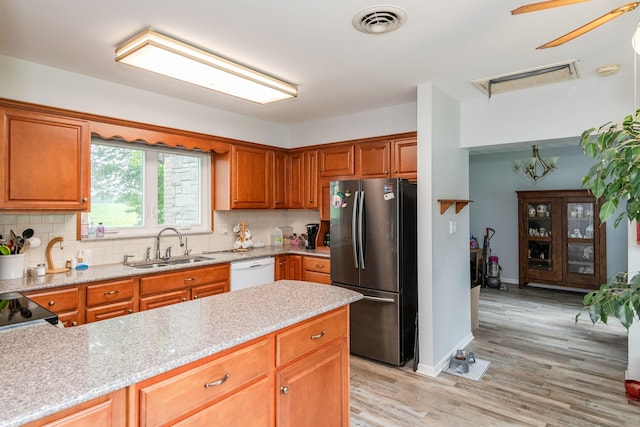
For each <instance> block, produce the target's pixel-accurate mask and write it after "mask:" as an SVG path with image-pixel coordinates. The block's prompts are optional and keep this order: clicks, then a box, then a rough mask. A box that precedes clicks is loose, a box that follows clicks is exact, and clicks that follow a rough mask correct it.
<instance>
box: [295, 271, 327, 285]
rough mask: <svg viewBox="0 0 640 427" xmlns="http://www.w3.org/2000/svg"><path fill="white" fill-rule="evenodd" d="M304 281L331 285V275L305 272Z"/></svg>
mask: <svg viewBox="0 0 640 427" xmlns="http://www.w3.org/2000/svg"><path fill="white" fill-rule="evenodd" d="M302 280H304V281H307V282H315V283H322V284H323V285H330V284H331V275H330V274H325V273H318V272H315V271H309V270H305V271H304V272H303V274H302Z"/></svg>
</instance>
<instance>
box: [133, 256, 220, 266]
mask: <svg viewBox="0 0 640 427" xmlns="http://www.w3.org/2000/svg"><path fill="white" fill-rule="evenodd" d="M213 259H215V258H211V257H206V256H202V255H185V256H177V257H172V258H169V259H152V260H149V261H132V262H130V263H127V264H126V265H127V266H128V267H134V268H156V267H166V266H169V265H181V264H194V263H198V262H200V261H211V260H213Z"/></svg>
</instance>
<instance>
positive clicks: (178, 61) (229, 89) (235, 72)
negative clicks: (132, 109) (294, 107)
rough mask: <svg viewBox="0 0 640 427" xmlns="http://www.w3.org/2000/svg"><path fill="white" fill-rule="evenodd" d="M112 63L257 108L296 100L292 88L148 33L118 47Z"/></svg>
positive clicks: (296, 90) (182, 44) (152, 32)
mask: <svg viewBox="0 0 640 427" xmlns="http://www.w3.org/2000/svg"><path fill="white" fill-rule="evenodd" d="M116 62H122V63H124V64H128V65H133V66H134V67H139V68H143V69H145V70H149V71H153V72H155V73H158V74H162V75H165V76H168V77H173V78H174V79H178V80H183V81H185V82H189V83H192V84H195V85H198V86H202V87H205V88H207V89H212V90H215V91H218V92H222V93H226V94H228V95H233V96H237V97H239V98H243V99H247V100H249V101H253V102H257V103H259V104H267V103H269V102H274V101H279V100H282V99H286V98H293V97H296V96H298V88H297V87H296V86H293V85H291V84H289V83H286V82H283V81H281V80H278V79H276V78H273V77H271V76H268V75H266V74H263V73H260V72H258V71H254V70H252V69H250V68H247V67H245V66H242V65H240V64H236V63H234V62H231V61H229V60H227V59H224V58H221V57H219V56H216V55H214V54H212V53H209V52H205V51H204V50H201V49H198V48H195V47H193V46H190V45H188V44H186V43H183V42H180V41H177V40H174V39H172V38H170V37H167V36H165V35H162V34H159V33H156V32H155V31H152V30H146V31H144V32H142V33H140V34H138V35H137V36H135V37H133V38H132V39H130V40H129V41H127V42H125V43H123V44H122V45H120V46H119V47H118V48H117V49H116Z"/></svg>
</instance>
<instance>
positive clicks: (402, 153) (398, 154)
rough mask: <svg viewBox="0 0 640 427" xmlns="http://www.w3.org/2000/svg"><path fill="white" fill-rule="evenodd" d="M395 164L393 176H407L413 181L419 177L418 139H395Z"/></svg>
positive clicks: (393, 157)
mask: <svg viewBox="0 0 640 427" xmlns="http://www.w3.org/2000/svg"><path fill="white" fill-rule="evenodd" d="M392 152H393V156H392V159H391V163H392V165H393V169H392V173H391V176H393V177H396V178H406V179H409V180H412V181H415V180H417V179H418V139H417V138H416V137H413V138H404V139H396V140H394V141H393V151H392Z"/></svg>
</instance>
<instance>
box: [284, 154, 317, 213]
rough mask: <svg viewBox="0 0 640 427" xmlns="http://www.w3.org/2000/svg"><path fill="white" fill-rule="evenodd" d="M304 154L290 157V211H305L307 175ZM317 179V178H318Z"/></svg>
mask: <svg viewBox="0 0 640 427" xmlns="http://www.w3.org/2000/svg"><path fill="white" fill-rule="evenodd" d="M304 162H305V158H304V153H302V152H297V153H292V154H291V155H290V156H289V180H288V186H289V190H288V191H289V200H288V205H289V208H290V209H303V208H304V206H305V203H304V200H305V191H306V189H305V183H304V181H305V179H306V178H305V174H304ZM316 179H317V178H316Z"/></svg>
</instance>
